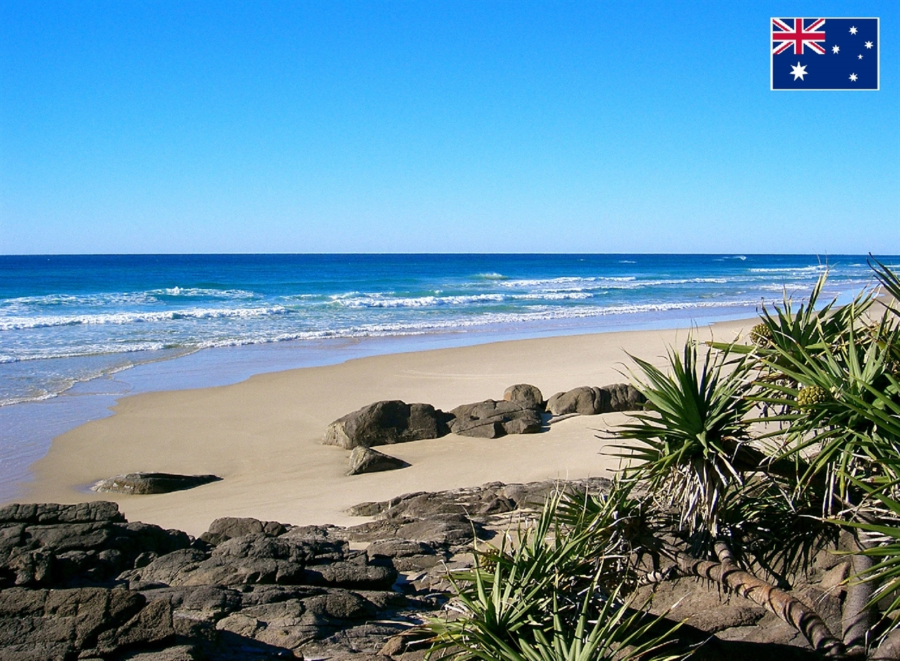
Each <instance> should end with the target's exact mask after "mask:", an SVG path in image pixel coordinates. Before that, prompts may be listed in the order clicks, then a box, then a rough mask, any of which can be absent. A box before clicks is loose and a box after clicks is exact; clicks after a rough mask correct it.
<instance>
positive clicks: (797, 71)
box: [791, 62, 806, 80]
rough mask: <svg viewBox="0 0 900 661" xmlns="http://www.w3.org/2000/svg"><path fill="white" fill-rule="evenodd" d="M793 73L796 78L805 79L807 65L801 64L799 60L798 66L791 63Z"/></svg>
mask: <svg viewBox="0 0 900 661" xmlns="http://www.w3.org/2000/svg"><path fill="white" fill-rule="evenodd" d="M791 73H792V74H793V75H794V80H797V79H798V78H799V79H800V80H803V76H805V75H806V65H805V64H804V65H803V66H800V63H799V62H797V66H794V65H791Z"/></svg>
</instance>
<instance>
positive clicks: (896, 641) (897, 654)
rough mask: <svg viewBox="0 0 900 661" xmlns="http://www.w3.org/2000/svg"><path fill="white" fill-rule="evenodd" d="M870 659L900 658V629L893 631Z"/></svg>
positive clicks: (871, 660) (893, 660)
mask: <svg viewBox="0 0 900 661" xmlns="http://www.w3.org/2000/svg"><path fill="white" fill-rule="evenodd" d="M869 660H870V661H898V660H900V630H898V631H892V632H891V633H890V635H888V637H887V638H885V639H884V642H883V643H881V645H879V646H878V649H877V650H875V652H874V653H873V654H872V656H870V657H869Z"/></svg>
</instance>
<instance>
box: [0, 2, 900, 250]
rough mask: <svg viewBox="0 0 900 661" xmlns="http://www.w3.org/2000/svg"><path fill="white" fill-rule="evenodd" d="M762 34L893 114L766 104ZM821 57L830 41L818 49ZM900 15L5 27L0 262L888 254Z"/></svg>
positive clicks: (151, 8) (857, 99)
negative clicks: (831, 29)
mask: <svg viewBox="0 0 900 661" xmlns="http://www.w3.org/2000/svg"><path fill="white" fill-rule="evenodd" d="M771 16H878V17H880V18H881V41H882V43H883V44H884V46H883V48H882V49H881V90H880V91H878V92H866V93H864V92H858V93H841V92H804V93H791V92H772V91H770V90H769V50H770V45H769V39H770V36H769V18H770V17H771ZM826 32H827V25H826ZM898 49H900V3H897V2H896V0H890V1H887V2H850V1H845V2H791V1H789V0H784V1H782V2H763V1H758V2H742V3H738V2H724V1H723V2H641V3H637V2H635V3H621V2H600V1H599V0H595V1H593V2H537V1H530V2H529V1H526V2H497V1H491V2H487V1H485V2H440V1H434V0H429V1H428V2H424V1H422V2H411V1H409V2H387V1H385V2H375V1H372V2H364V1H362V0H354V1H352V2H339V1H336V0H331V1H328V2H314V1H308V2H300V1H299V0H298V1H296V2H288V1H283V2H265V1H254V2H250V1H249V0H248V1H245V2H232V1H230V0H217V1H216V2H212V1H208V2H184V1H179V2H174V1H171V2H164V1H153V2H139V1H137V0H131V1H127V2H121V1H120V0H113V1H91V0H77V1H72V2H67V1H65V0H57V1H54V2H43V3H41V2H33V1H32V0H23V1H18V0H0V253H2V254H26V253H98V252H104V253H131V252H143V253H146V252H151V253H152V252H169V253H172V252H175V253H178V252H799V253H817V254H827V253H865V252H869V251H872V252H875V253H880V254H887V253H893V254H898V253H900V93H898V89H900V85H898V81H900V55H898V52H900V51H898Z"/></svg>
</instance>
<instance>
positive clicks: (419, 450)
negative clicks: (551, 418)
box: [19, 321, 749, 535]
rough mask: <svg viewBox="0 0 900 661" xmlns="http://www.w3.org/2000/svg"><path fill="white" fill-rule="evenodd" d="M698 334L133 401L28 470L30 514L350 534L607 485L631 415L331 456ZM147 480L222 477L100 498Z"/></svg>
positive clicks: (510, 346)
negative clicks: (108, 508)
mask: <svg viewBox="0 0 900 661" xmlns="http://www.w3.org/2000/svg"><path fill="white" fill-rule="evenodd" d="M748 323H749V322H747V321H742V322H727V323H722V324H716V325H714V326H712V327H701V328H700V329H698V330H697V331H695V333H696V335H695V336H696V337H697V338H698V339H701V340H705V339H709V337H710V334H711V333H713V334H714V336H715V338H716V340H718V341H730V340H733V339H734V338H735V337H736V336H737V335H738V333H739V332H740V331H741V329H743V328H746V327H747V326H748ZM688 334H689V330H688V329H677V330H661V331H637V332H623V333H602V334H594V335H577V336H565V337H553V338H543V339H530V340H518V341H508V342H499V343H494V344H482V345H477V346H471V347H461V348H453V349H441V350H434V351H423V352H418V353H401V354H391V355H384V356H375V357H369V358H362V359H357V360H352V361H349V362H346V363H344V364H340V365H333V366H327V367H316V368H305V369H296V370H290V371H285V372H278V373H270V374H262V375H258V376H254V377H252V378H250V379H248V380H247V381H244V382H242V383H238V384H235V385H230V386H222V387H216V388H205V389H199V390H182V391H168V392H158V393H150V394H143V395H136V396H132V397H126V398H123V399H122V400H120V401H119V402H118V403H117V405H116V406H115V407H114V409H113V410H114V415H113V416H111V417H108V418H104V419H102V420H96V421H93V422H90V423H88V424H85V425H82V426H81V427H78V428H76V429H74V430H72V431H70V432H68V433H66V434H64V435H62V436H60V437H58V438H56V439H55V440H54V442H53V445H52V447H51V449H50V451H49V453H48V455H47V456H46V457H44V458H43V459H41V460H40V461H38V462H36V463H35V464H34V466H33V467H32V469H33V472H34V476H35V479H34V481H33V482H32V483H30V484H28V485H26V486H25V494H24V496H23V497H22V498H20V499H19V501H20V502H59V503H75V502H83V501H88V500H114V501H116V502H118V503H119V506H120V509H121V510H122V511H123V512H124V513H125V516H126V517H127V518H128V519H129V520H130V521H144V522H147V523H155V524H158V525H161V526H163V527H166V528H178V529H181V530H185V531H187V532H188V533H190V534H192V535H199V534H200V533H202V532H203V531H205V530H206V529H207V528H208V527H209V524H210V522H211V521H212V520H213V519H216V518H218V517H223V516H252V517H255V518H258V519H263V520H276V521H282V522H289V523H293V524H297V525H306V524H323V523H333V524H338V525H350V524H354V523H360V522H361V521H362V519H359V518H355V517H349V516H348V515H346V514H345V510H346V509H347V508H348V507H350V506H352V505H354V504H356V503H359V502H364V501H377V500H385V499H388V498H392V497H394V496H397V495H400V494H402V493H408V492H413V491H437V490H444V489H451V488H457V487H464V486H475V485H479V484H483V483H486V482H491V481H502V482H527V481H534V480H542V479H548V478H551V479H556V478H560V479H566V478H570V479H577V478H584V477H593V476H605V475H609V472H610V471H611V470H613V469H615V467H616V466H617V465H618V460H617V459H616V458H615V457H612V456H609V454H604V453H603V449H604V446H605V445H608V444H609V443H610V441H608V440H606V441H604V440H601V439H598V438H597V434H598V430H599V431H602V430H606V429H608V428H609V427H610V426H611V425H615V424H617V423H619V422H621V421H623V420H624V419H626V416H625V414H621V413H614V414H607V415H600V416H577V417H572V418H568V419H565V420H561V421H559V422H556V423H554V424H553V425H552V426H551V428H550V429H549V431H547V432H545V433H541V434H532V435H521V436H507V437H504V438H500V439H494V440H489V439H482V438H469V437H462V436H455V435H450V436H445V437H443V438H439V439H433V440H425V441H415V442H411V443H403V444H397V445H391V446H386V447H381V448H379V449H380V450H383V451H385V452H387V453H388V454H391V455H393V456H396V457H399V458H401V459H403V460H405V461H407V462H409V463H410V464H411V466H409V467H407V468H404V469H401V470H396V471H388V472H383V473H371V474H365V475H357V476H353V477H348V476H346V475H345V471H346V470H347V460H348V456H349V452H348V451H346V450H342V449H340V448H337V447H333V446H324V445H322V442H321V441H322V436H323V433H324V431H325V428H326V426H327V425H328V424H329V423H330V422H332V421H333V420H335V419H336V418H339V417H340V416H342V415H345V414H346V413H349V412H351V411H354V410H356V409H358V408H360V407H362V406H365V405H366V404H370V403H372V402H375V401H379V400H386V399H402V400H404V401H406V402H427V403H430V404H433V405H434V406H436V407H438V408H441V409H444V410H449V409H452V408H454V407H456V406H458V405H460V404H465V403H470V402H476V401H480V400H483V399H488V398H493V399H501V398H502V396H503V391H504V390H505V389H506V388H507V387H508V386H510V385H513V384H516V383H531V384H533V385H536V386H537V387H538V388H540V389H541V391H542V392H543V393H544V396H545V398H547V397H549V396H550V395H552V394H554V393H556V392H558V391H562V390H568V389H571V388H575V387H578V386H584V385H597V386H602V385H607V384H610V383H618V382H623V381H626V380H627V378H626V377H625V376H623V375H622V372H626V371H627V369H628V366H629V365H630V360H629V358H628V355H627V354H628V353H631V354H633V355H636V356H640V357H642V358H645V359H648V360H651V361H652V362H661V357H662V356H663V355H664V354H665V349H666V346H667V345H674V346H679V347H680V345H681V344H682V343H683V342H684V340H685V339H686V338H687V336H688ZM136 471H162V472H171V473H185V474H205V473H213V474H215V475H218V476H220V477H222V478H223V480H222V481H220V482H216V483H212V484H208V485H204V486H202V487H198V488H195V489H190V490H186V491H180V492H175V493H170V494H161V495H143V496H129V495H122V494H95V493H92V492H90V491H89V490H88V487H89V486H90V485H91V484H93V483H94V482H95V481H97V480H99V479H102V478H106V477H111V476H114V475H121V474H124V473H129V472H136Z"/></svg>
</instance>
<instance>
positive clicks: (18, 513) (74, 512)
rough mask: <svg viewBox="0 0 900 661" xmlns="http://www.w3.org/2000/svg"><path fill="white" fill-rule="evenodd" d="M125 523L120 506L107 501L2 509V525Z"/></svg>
mask: <svg viewBox="0 0 900 661" xmlns="http://www.w3.org/2000/svg"><path fill="white" fill-rule="evenodd" d="M103 521H108V522H123V521H125V517H124V516H123V515H122V514H121V513H120V512H119V506H118V505H117V504H116V503H111V502H109V501H105V500H98V501H96V502H93V503H79V504H77V505H57V504H56V503H40V504H15V505H7V506H6V507H0V524H8V523H27V524H44V525H49V524H53V523H97V522H103Z"/></svg>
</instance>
